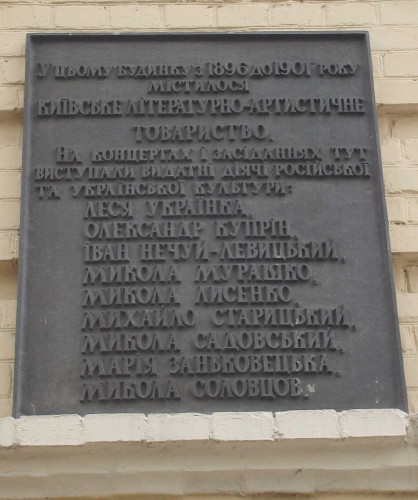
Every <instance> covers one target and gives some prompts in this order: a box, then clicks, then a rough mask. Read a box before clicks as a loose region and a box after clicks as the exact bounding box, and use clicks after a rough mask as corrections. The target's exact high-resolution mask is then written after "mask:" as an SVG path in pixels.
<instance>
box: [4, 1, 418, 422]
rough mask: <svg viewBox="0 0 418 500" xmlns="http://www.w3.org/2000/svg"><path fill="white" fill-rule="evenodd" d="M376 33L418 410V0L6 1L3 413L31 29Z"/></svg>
mask: <svg viewBox="0 0 418 500" xmlns="http://www.w3.org/2000/svg"><path fill="white" fill-rule="evenodd" d="M261 29H263V30H304V29H307V30H323V29H330V30H357V29H359V30H360V29H361V30H363V29H365V30H368V31H369V32H370V36H371V45H372V51H373V65H374V74H375V88H376V100H377V104H378V115H379V127H380V138H381V146H382V156H383V163H384V175H385V182H386V190H387V203H388V210H389V219H390V224H391V226H390V229H391V240H392V251H393V263H394V272H395V280H396V288H397V296H398V309H399V317H400V323H401V336H402V345H403V351H404V361H405V371H406V382H407V388H408V397H409V405H410V410H411V411H412V412H417V411H418V79H417V75H418V1H416V0H395V1H394V0H375V1H373V0H372V1H367V0H360V1H356V0H343V1H334V0H324V1H320V0H312V1H309V0H308V1H304V2H300V1H295V0H288V1H272V2H269V3H267V2H263V1H261V2H259V1H253V2H251V1H245V2H242V1H239V0H235V1H229V2H228V1H225V2H222V0H215V1H211V0H208V1H206V2H203V1H200V2H187V1H183V2H182V3H174V2H173V1H170V0H167V1H164V0H161V1H160V2H152V1H150V2H148V1H146V0H94V1H93V0H84V1H82V0H79V1H74V2H71V1H68V2H67V1H65V0H22V1H16V0H0V416H5V415H10V414H11V406H12V399H11V398H12V368H13V356H14V352H13V351H14V330H15V309H16V279H17V265H16V261H17V257H18V245H17V243H18V229H19V193H20V184H19V183H20V168H21V145H22V108H23V79H24V38H25V33H26V32H28V31H38V32H39V31H75V30H80V31H123V30H126V31H193V30H200V31H207V30H237V31H242V30H261Z"/></svg>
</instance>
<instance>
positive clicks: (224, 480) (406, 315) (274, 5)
mask: <svg viewBox="0 0 418 500" xmlns="http://www.w3.org/2000/svg"><path fill="white" fill-rule="evenodd" d="M316 30H321V31H323V30H343V31H345V30H366V31H368V32H369V34H370V40H371V50H372V59H373V72H374V84H375V92H376V105H377V112H378V124H379V133H380V145H381V152H382V160H383V167H384V179H385V187H386V202H387V207H388V214H389V223H390V237H391V249H392V256H393V267H394V276H395V283H396V294H397V307H398V314H399V321H400V332H401V340H402V350H403V361H404V368H405V378H406V386H407V394H408V404H409V412H410V415H409V416H408V415H406V414H403V413H402V412H400V411H396V410H374V411H372V410H370V411H366V410H365V411H362V410H357V411H355V410H353V411H352V412H342V413H341V414H337V413H336V412H333V411H322V412H315V411H307V412H286V413H283V414H276V415H273V414H270V413H265V412H260V413H253V414H228V413H225V414H215V415H213V416H203V415H200V416H199V415H172V416H167V415H156V416H151V417H148V418H147V417H145V416H143V415H118V416H111V415H107V416H106V415H97V416H91V417H85V418H84V419H81V418H80V417H77V416H60V417H23V418H21V419H19V420H18V421H15V420H14V419H13V418H11V413H12V393H13V359H14V345H15V327H16V318H15V317H16V303H17V298H16V293H17V292H16V290H17V268H18V259H19V255H18V238H19V206H20V203H19V197H20V173H21V164H22V159H21V156H22V152H21V148H22V132H23V124H22V117H23V86H24V63H25V36H26V33H29V32H42V33H46V32H54V33H59V32H179V31H184V32H193V31H196V32H203V31H316ZM416 412H418V1H416V0H370V1H367V0H341V1H339V0H306V1H297V0H287V1H281V0H276V1H272V2H264V1H240V0H234V1H228V0H226V1H222V0H219V1H213V0H207V1H205V2H202V1H183V2H173V1H171V0H166V1H164V0H161V1H148V0H140V1H138V0H95V1H93V0H91V1H90V0H82V1H71V0H17V1H16V0H0V416H1V417H2V419H1V420H0V446H1V449H0V455H1V458H2V465H0V499H12V498H13V499H14V498H90V497H93V498H115V499H116V498H119V497H120V496H123V495H134V498H147V499H148V498H149V499H150V500H151V499H154V498H155V499H156V498H164V497H160V496H161V495H166V494H167V495H170V497H169V498H196V499H197V498H207V499H208V500H209V498H210V500H215V499H219V500H225V499H226V498H230V496H232V497H237V498H238V496H239V495H245V494H248V495H249V496H250V497H251V498H253V497H256V498H260V499H263V500H264V498H265V499H267V498H275V497H276V496H277V498H279V497H280V495H283V497H284V498H290V495H296V498H299V495H301V498H306V496H308V498H309V497H312V498H334V497H335V498H369V497H370V498H386V497H388V498H418V438H417V435H418V427H417V426H416V420H415V419H414V417H413V414H414V413H416ZM207 495H210V496H207ZM256 495H260V496H256ZM292 498H293V497H292Z"/></svg>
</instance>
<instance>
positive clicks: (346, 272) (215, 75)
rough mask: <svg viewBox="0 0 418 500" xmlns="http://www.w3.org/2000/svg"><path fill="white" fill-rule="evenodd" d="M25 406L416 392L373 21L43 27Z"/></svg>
mask: <svg viewBox="0 0 418 500" xmlns="http://www.w3.org/2000/svg"><path fill="white" fill-rule="evenodd" d="M24 143H25V145H24V171H23V182H22V185H23V193H22V194H23V197H22V198H23V199H22V228H21V246H20V263H21V265H20V298H19V312H18V341H17V361H16V389H15V410H14V411H15V415H16V416H19V415H32V414H59V413H78V414H80V415H84V414H88V413H102V412H103V413H106V412H112V413H114V412H145V413H150V412H151V413H152V412H159V413H161V412H201V413H210V412H213V411H256V410H271V411H272V410H274V411H281V410H292V409H294V410H300V409H325V408H333V409H335V410H346V409H350V408H401V409H405V408H406V402H405V389H404V381H403V374H402V366H401V358H400V348H399V334H398V327H397V317H396V309H395V303H394V292H393V283H392V274H391V264H390V253H389V248H388V245H389V243H388V234H387V221H386V212H385V204H384V194H383V183H382V171H381V163H380V157H379V148H378V141H377V130H376V118H375V109H374V97H373V88H372V77H371V63H370V53H369V48H368V41H367V34H365V33H357V32H356V33H347V32H345V33H280V34H279V33H252V34H241V33H234V34H219V33H218V34H205V33H202V34H153V35H150V34H143V35H138V34H121V35H114V34H112V35H110V34H109V35H106V34H81V35H74V34H71V35H70V34H59V35H56V34H51V35H36V34H35V35H30V36H29V37H28V44H27V67H26V98H25V140H24Z"/></svg>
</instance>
